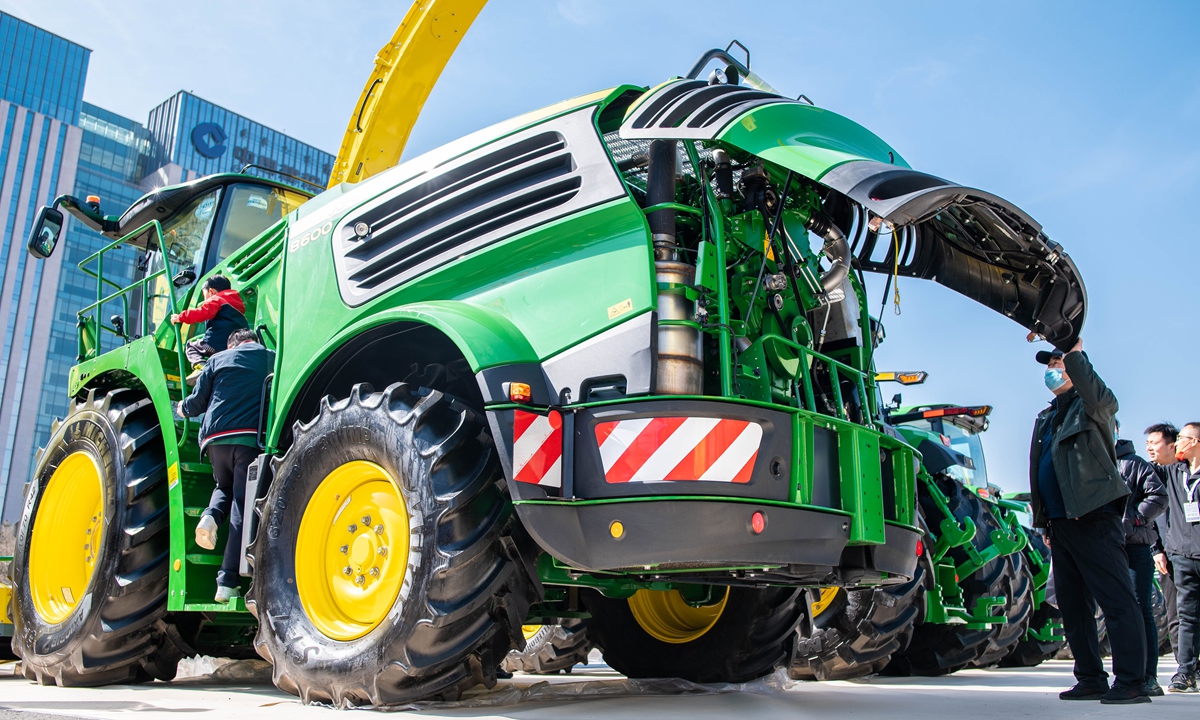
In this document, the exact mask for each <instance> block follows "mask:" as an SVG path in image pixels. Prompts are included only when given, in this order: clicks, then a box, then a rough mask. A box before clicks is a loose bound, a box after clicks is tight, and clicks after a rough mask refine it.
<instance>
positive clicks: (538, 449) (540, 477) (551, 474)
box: [513, 410, 563, 488]
mask: <svg viewBox="0 0 1200 720" xmlns="http://www.w3.org/2000/svg"><path fill="white" fill-rule="evenodd" d="M562 452H563V438H562V415H561V414H559V412H558V411H556V410H551V411H550V412H549V413H548V414H546V415H538V414H537V413H531V412H526V411H524V410H516V411H514V416H513V478H514V479H516V480H517V482H523V483H531V484H533V485H542V486H545V487H553V488H560V487H562Z"/></svg>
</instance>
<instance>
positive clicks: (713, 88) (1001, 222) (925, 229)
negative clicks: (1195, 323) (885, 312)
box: [620, 80, 1087, 350]
mask: <svg viewBox="0 0 1200 720" xmlns="http://www.w3.org/2000/svg"><path fill="white" fill-rule="evenodd" d="M620 133H621V137H623V138H627V139H659V138H661V139H681V140H717V141H720V142H723V143H727V144H728V145H730V146H732V147H735V148H737V149H739V150H742V151H745V152H749V153H753V154H754V155H757V156H758V157H761V158H763V159H764V160H767V161H768V162H771V163H774V164H776V165H778V166H781V167H784V168H787V169H789V170H792V171H794V172H796V173H799V174H800V175H803V176H805V177H807V178H809V179H811V180H814V181H816V182H819V183H821V184H823V185H825V186H827V187H830V188H832V189H834V190H836V191H838V192H839V193H841V194H842V195H843V196H845V197H846V198H848V199H850V200H852V201H854V203H853V204H851V203H836V202H835V203H833V205H834V206H836V209H837V212H834V220H835V221H836V222H838V224H839V225H840V226H841V228H842V230H843V232H845V234H846V235H847V237H849V238H850V239H851V242H852V250H853V252H854V255H855V259H856V261H857V264H858V266H859V267H860V268H862V269H863V270H864V271H867V272H877V273H883V274H891V273H893V272H898V273H899V274H900V275H904V276H906V277H917V278H924V279H926V280H934V281H936V282H938V283H941V284H942V285H945V286H946V287H948V288H950V289H952V290H954V291H955V292H958V293H960V294H962V295H965V296H966V297H968V298H971V299H972V300H975V301H976V302H979V303H981V304H983V305H985V306H987V307H989V308H991V309H992V310H995V311H996V312H998V313H1001V314H1002V315H1005V316H1007V317H1009V318H1012V319H1013V320H1014V321H1016V322H1017V323H1019V324H1020V325H1021V326H1023V327H1025V328H1026V329H1028V330H1030V331H1032V332H1035V333H1037V334H1039V335H1042V336H1043V337H1045V338H1046V339H1047V340H1049V341H1050V342H1051V343H1053V344H1054V345H1055V346H1056V347H1058V348H1060V349H1063V350H1066V349H1069V348H1070V347H1071V345H1073V344H1074V342H1075V339H1076V338H1078V337H1079V333H1080V330H1081V329H1082V327H1083V321H1084V318H1085V317H1086V314H1087V313H1086V309H1087V292H1086V290H1085V289H1084V286H1083V279H1082V278H1081V277H1080V275H1079V270H1078V268H1076V267H1075V264H1074V263H1073V262H1072V261H1071V258H1070V257H1069V256H1068V255H1067V254H1066V253H1064V252H1063V250H1062V248H1061V247H1060V246H1059V245H1058V244H1057V243H1055V242H1054V241H1052V240H1050V238H1048V237H1046V235H1045V233H1043V232H1042V227H1041V225H1039V224H1038V223H1037V221H1035V220H1034V219H1033V218H1031V217H1029V215H1028V214H1026V213H1025V212H1024V211H1022V210H1021V209H1020V208H1018V207H1017V206H1016V205H1013V204H1012V203H1010V202H1008V201H1007V200H1004V199H1003V198H1000V197H997V196H996V195H993V194H991V193H988V192H984V191H982V190H977V189H974V188H970V187H965V186H962V185H956V184H954V183H952V182H950V181H948V180H944V179H942V178H939V177H935V176H933V175H928V174H926V173H922V172H918V171H916V170H913V169H911V168H910V167H909V166H908V164H907V163H906V162H905V160H904V159H903V158H902V157H900V154H899V153H898V152H896V150H895V149H894V148H892V147H891V146H889V145H888V144H887V143H885V142H884V141H883V140H881V139H880V138H879V137H878V136H877V135H875V134H874V133H872V132H871V131H869V130H867V129H866V128H864V127H862V126H861V125H859V124H857V123H855V122H853V121H852V120H849V119H847V118H845V117H842V116H841V115H838V114H837V113H834V112H830V111H828V110H824V109H822V108H817V107H813V106H811V105H808V104H805V103H800V102H797V101H795V100H792V99H790V98H785V97H782V96H780V95H777V94H774V93H769V92H765V91H763V90H758V89H754V88H746V87H739V86H736V85H732V86H731V85H709V84H708V83H706V82H703V81H697V80H675V81H671V82H667V83H664V84H663V85H660V86H658V87H656V88H652V89H651V90H649V91H647V92H646V93H645V94H644V95H643V96H642V98H640V99H639V100H638V101H637V102H635V103H634V104H632V105H631V107H630V108H629V110H628V112H627V113H626V115H625V119H624V122H623V123H622V125H621V130H620ZM864 212H865V214H864ZM877 219H881V220H886V221H887V222H886V223H879V222H876V223H871V222H870V221H871V220H877ZM873 224H874V225H878V226H879V229H880V231H882V232H883V233H884V234H882V235H880V234H878V233H876V232H875V231H873V230H871V229H870V227H871V226H872V225H873ZM892 232H895V233H896V235H892ZM897 240H898V241H899V242H897ZM897 245H898V246H899V251H900V261H899V264H898V265H899V267H898V268H897V263H896V258H895V252H894V250H895V247H896V246H897ZM877 251H878V252H877Z"/></svg>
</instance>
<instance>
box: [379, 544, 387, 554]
mask: <svg viewBox="0 0 1200 720" xmlns="http://www.w3.org/2000/svg"><path fill="white" fill-rule="evenodd" d="M377 552H378V553H379V554H380V555H387V545H384V546H382V547H380V548H379V550H378V551H377Z"/></svg>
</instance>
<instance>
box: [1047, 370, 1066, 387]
mask: <svg viewBox="0 0 1200 720" xmlns="http://www.w3.org/2000/svg"><path fill="white" fill-rule="evenodd" d="M1045 380H1046V387H1047V388H1048V389H1049V390H1050V392H1054V391H1055V390H1057V389H1059V388H1060V387H1062V386H1063V385H1066V384H1067V379H1066V378H1065V377H1063V371H1062V368H1046V378H1045Z"/></svg>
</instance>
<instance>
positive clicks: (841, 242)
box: [804, 215, 850, 292]
mask: <svg viewBox="0 0 1200 720" xmlns="http://www.w3.org/2000/svg"><path fill="white" fill-rule="evenodd" d="M804 227H805V228H807V229H808V230H810V231H812V232H814V233H816V234H817V235H820V236H821V237H822V238H824V239H825V247H824V248H822V252H823V253H824V254H825V257H827V258H829V262H830V263H831V264H830V267H829V269H828V270H826V271H825V272H824V273H822V274H821V288H822V289H823V290H825V292H829V291H831V290H833V289H834V288H836V287H838V286H839V285H841V284H842V281H844V280H845V279H846V276H847V275H849V274H850V244H849V243H847V242H846V236H845V235H843V234H842V231H841V230H840V229H838V226H837V225H834V224H833V223H832V222H830V221H829V220H827V219H825V218H823V217H821V216H819V215H813V216H812V217H810V218H809V219H808V222H806V223H804Z"/></svg>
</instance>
